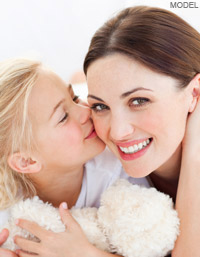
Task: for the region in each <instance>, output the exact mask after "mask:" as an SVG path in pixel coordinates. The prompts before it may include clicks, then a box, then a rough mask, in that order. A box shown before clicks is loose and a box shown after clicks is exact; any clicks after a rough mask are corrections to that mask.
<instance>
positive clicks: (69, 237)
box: [15, 205, 119, 257]
mask: <svg viewBox="0 0 200 257" xmlns="http://www.w3.org/2000/svg"><path fill="white" fill-rule="evenodd" d="M59 210H60V215H61V218H62V221H63V223H64V224H65V226H66V231H65V232H62V233H54V232H51V231H47V230H45V229H44V228H42V227H40V226H39V225H37V224H36V223H34V222H30V221H25V220H18V221H17V225H18V226H20V227H21V228H24V229H26V230H28V231H29V232H30V233H32V234H33V235H35V236H36V237H37V238H39V239H40V242H39V243H38V242H33V241H30V240H27V239H25V238H21V237H19V236H16V237H15V243H16V244H17V245H18V246H19V247H20V248H21V249H23V250H24V251H22V250H17V253H18V255H19V256H20V257H32V256H33V255H31V253H35V254H37V256H38V257H50V256H51V257H63V256H67V257H72V256H73V257H80V256H81V257H112V256H113V257H114V256H115V257H116V256H119V255H114V254H111V253H107V252H104V251H102V250H99V249H97V248H96V247H95V246H93V245H92V244H90V243H89V241H88V240H87V238H86V236H85V234H84V233H83V231H82V229H81V227H80V225H79V224H78V223H77V222H76V221H75V220H74V218H73V217H72V216H71V214H70V212H69V210H66V209H64V208H63V206H62V205H61V206H60V208H59ZM25 251H26V252H25ZM27 252H31V253H27Z"/></svg>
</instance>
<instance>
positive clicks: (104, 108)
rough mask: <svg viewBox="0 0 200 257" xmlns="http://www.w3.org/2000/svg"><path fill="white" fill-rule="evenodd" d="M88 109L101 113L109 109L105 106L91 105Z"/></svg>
mask: <svg viewBox="0 0 200 257" xmlns="http://www.w3.org/2000/svg"><path fill="white" fill-rule="evenodd" d="M90 109H91V110H92V111H94V112H102V111H106V110H109V107H108V106H107V105H105V104H100V103H99V104H98V103H96V104H93V105H92V106H91V107H90Z"/></svg>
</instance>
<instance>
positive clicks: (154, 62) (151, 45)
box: [84, 6, 200, 87]
mask: <svg viewBox="0 0 200 257" xmlns="http://www.w3.org/2000/svg"><path fill="white" fill-rule="evenodd" d="M113 53H121V54H125V55H127V56H129V57H130V58H133V59H134V60H137V61H139V62H140V63H142V64H144V65H145V66H147V67H148V68H150V69H152V70H154V71H156V72H159V73H163V74H165V75H169V76H171V77H173V78H175V79H177V80H178V81H179V82H180V85H181V87H184V86H186V85H187V84H188V83H189V82H190V80H191V79H192V78H193V77H194V76H195V75H196V74H197V73H199V72H200V34H199V33H198V32H197V31H196V30H195V29H194V28H192V27H191V26H190V25H189V24H188V23H187V22H185V21H184V20H182V19H181V18H180V17H178V16H177V15H175V14H174V13H172V12H169V11H167V10H164V9H160V8H155V7H147V6H138V7H131V8H127V9H124V10H122V11H121V12H119V13H118V14H117V15H116V16H115V17H113V18H111V19H110V20H108V21H107V22H106V23H105V24H104V25H103V26H102V27H101V28H100V29H99V30H98V31H97V32H96V33H95V35H94V36H93V38H92V40H91V44H90V47H89V50H88V53H87V55H86V57H85V61H84V72H85V74H87V70H88V67H89V66H90V64H91V63H93V62H94V61H95V60H97V59H99V58H102V57H104V56H107V55H110V54H113Z"/></svg>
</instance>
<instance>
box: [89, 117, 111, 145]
mask: <svg viewBox="0 0 200 257" xmlns="http://www.w3.org/2000/svg"><path fill="white" fill-rule="evenodd" d="M92 119H93V122H94V127H95V130H96V133H97V135H98V136H99V137H100V138H101V139H102V140H103V141H104V140H105V138H106V132H107V131H108V122H105V120H104V119H103V118H98V117H95V116H94V115H93V117H92Z"/></svg>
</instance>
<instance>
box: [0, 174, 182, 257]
mask: <svg viewBox="0 0 200 257" xmlns="http://www.w3.org/2000/svg"><path fill="white" fill-rule="evenodd" d="M70 211H71V213H72V215H73V217H74V218H75V219H76V220H77V222H78V223H79V224H80V225H81V227H82V229H83V231H84V232H85V234H86V236H87V238H88V240H89V241H90V242H91V243H92V244H94V245H95V246H96V247H98V248H100V249H102V250H105V251H109V252H115V253H117V254H120V255H122V256H124V257H141V256H142V257H164V256H166V255H167V254H168V253H169V252H170V251H171V250H172V249H173V247H174V242H175V240H176V238H177V235H178V234H179V219H178V216H177V212H176V211H175V210H174V208H173V202H172V200H171V198H170V197H169V196H168V195H165V194H163V193H160V192H158V191H157V190H156V189H155V188H145V187H141V186H138V185H132V184H130V183H129V182H128V181H127V180H122V179H120V180H118V181H117V182H116V183H115V184H114V185H112V186H110V187H109V188H108V189H107V190H106V191H105V192H104V193H103V195H102V197H101V206H100V208H99V209H97V208H83V209H75V208H72V209H71V210H70ZM10 217H11V218H10V219H9V221H8V223H7V224H6V228H8V229H9V231H10V236H9V238H8V240H7V241H6V242H5V244H4V245H3V247H4V248H7V249H11V250H15V249H16V245H15V244H14V242H13V237H14V236H15V235H17V234H18V235H21V236H25V237H29V238H30V237H31V238H32V239H33V240H37V239H36V238H34V236H33V235H30V234H29V233H28V232H27V231H25V230H22V229H20V228H19V227H17V226H16V225H15V220H16V219H18V218H22V219H28V220H30V221H34V222H37V223H38V224H39V225H40V226H43V227H44V228H46V229H48V230H52V231H54V232H63V231H64V230H65V226H64V224H63V223H62V221H61V219H60V215H59V212H58V209H56V208H54V207H53V206H52V205H51V204H49V203H43V202H42V201H41V200H40V199H39V198H38V197H34V198H32V199H26V200H24V201H23V200H22V201H20V202H18V203H17V204H15V205H14V206H13V207H12V208H11V209H10ZM4 227H5V226H4Z"/></svg>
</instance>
